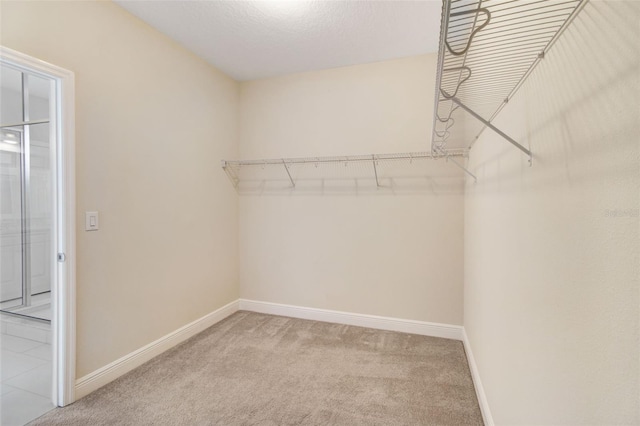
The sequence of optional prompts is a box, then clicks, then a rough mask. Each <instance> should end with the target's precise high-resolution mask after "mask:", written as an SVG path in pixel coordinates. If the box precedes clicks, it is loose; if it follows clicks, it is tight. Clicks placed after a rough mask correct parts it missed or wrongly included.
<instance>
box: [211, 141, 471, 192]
mask: <svg viewBox="0 0 640 426" xmlns="http://www.w3.org/2000/svg"><path fill="white" fill-rule="evenodd" d="M465 156H466V150H462V149H460V150H450V151H449V152H447V153H446V154H433V153H431V152H407V153H394V154H370V155H348V156H332V157H304V158H279V159H264V160H237V161H227V160H223V161H222V168H223V169H224V171H225V172H226V174H227V176H228V177H229V179H230V180H231V182H232V183H233V186H234V187H235V188H236V189H237V190H242V189H247V188H249V189H250V188H260V187H263V186H264V185H270V187H271V188H291V189H296V188H298V187H304V188H308V187H309V186H318V185H326V184H327V182H332V183H334V184H339V183H340V182H348V183H349V184H351V183H354V182H355V183H356V184H357V185H359V186H368V187H374V188H380V187H391V186H393V183H394V181H396V182H397V181H400V180H405V181H407V180H411V179H424V178H428V177H429V176H430V164H429V162H431V161H433V160H437V159H441V158H444V159H446V160H447V161H449V162H451V163H452V164H454V165H456V166H458V167H460V168H463V165H462V161H463V160H464V157H465Z"/></svg>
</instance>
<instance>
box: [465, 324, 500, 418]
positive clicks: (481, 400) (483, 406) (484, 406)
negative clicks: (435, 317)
mask: <svg viewBox="0 0 640 426" xmlns="http://www.w3.org/2000/svg"><path fill="white" fill-rule="evenodd" d="M462 343H463V344H464V351H465V353H466V354H467V362H468V363H469V370H471V377H472V378H473V386H474V387H475V388H476V396H477V397H478V404H479V405H480V411H481V412H482V419H483V420H484V424H485V426H494V424H495V423H493V417H492V416H491V410H490V409H489V402H488V401H487V395H485V393H484V387H483V386H482V381H481V380H480V372H479V371H478V366H477V365H476V360H475V358H474V357H473V352H472V351H471V343H469V338H468V337H467V332H466V330H465V329H464V328H463V329H462Z"/></svg>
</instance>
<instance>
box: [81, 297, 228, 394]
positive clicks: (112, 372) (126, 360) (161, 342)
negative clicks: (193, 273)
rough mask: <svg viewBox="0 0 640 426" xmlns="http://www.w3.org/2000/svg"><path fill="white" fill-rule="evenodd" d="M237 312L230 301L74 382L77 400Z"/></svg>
mask: <svg viewBox="0 0 640 426" xmlns="http://www.w3.org/2000/svg"><path fill="white" fill-rule="evenodd" d="M238 308H239V302H238V300H236V301H233V302H231V303H229V304H227V305H225V306H223V307H221V308H219V309H216V310H215V311H213V312H211V313H209V314H207V315H205V316H203V317H202V318H199V319H197V320H195V321H193V322H191V323H189V324H187V325H185V326H183V327H180V328H179V329H177V330H175V331H173V332H171V333H169V334H167V335H166V336H163V337H161V338H159V339H158V340H155V341H153V342H151V343H149V344H148V345H146V346H143V347H142V348H140V349H137V350H135V351H133V352H131V353H129V354H127V355H125V356H123V357H121V358H119V359H117V360H115V361H113V362H112V363H110V364H107V365H105V366H104V367H102V368H99V369H97V370H96V371H94V372H92V373H89V374H87V375H86V376H83V377H81V378H80V379H78V381H77V382H76V392H75V393H76V397H77V398H78V399H80V398H82V397H83V396H86V395H88V394H90V393H91V392H93V391H95V390H97V389H99V388H101V387H102V386H104V385H106V384H107V383H109V382H111V381H113V380H115V379H117V378H118V377H120V376H122V375H123V374H125V373H128V372H129V371H131V370H133V369H134V368H136V367H139V366H141V365H142V364H144V363H145V362H147V361H149V360H150V359H152V358H154V357H156V356H158V355H160V354H161V353H163V352H164V351H166V350H168V349H171V348H172V347H174V346H176V345H177V344H179V343H181V342H183V341H185V340H187V339H188V338H190V337H192V336H195V335H196V334H198V333H200V332H201V331H203V330H205V329H207V328H209V327H211V326H212V325H214V324H216V323H218V322H220V321H222V320H223V319H225V318H226V317H228V316H229V315H231V314H233V313H235V312H237V311H238Z"/></svg>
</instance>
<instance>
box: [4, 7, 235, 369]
mask: <svg viewBox="0 0 640 426" xmlns="http://www.w3.org/2000/svg"><path fill="white" fill-rule="evenodd" d="M0 7H1V8H2V10H1V12H2V21H1V23H0V24H1V33H0V37H1V39H0V42H1V43H2V45H4V46H7V47H9V48H12V49H15V50H18V51H20V52H23V53H26V54H28V55H31V56H34V57H36V58H39V59H42V60H45V61H48V62H51V63H53V64H55V65H58V66H61V67H63V68H66V69H69V70H71V71H73V72H75V76H76V150H77V159H76V162H77V163H76V176H77V215H78V222H77V232H78V234H77V253H78V269H77V293H78V294H77V306H78V318H77V329H78V331H77V344H78V354H77V355H78V358H77V374H78V377H81V376H83V375H85V374H87V373H89V372H92V371H94V370H95V369H97V368H99V367H102V366H104V365H105V364H107V363H109V362H111V361H114V360H115V359H117V358H119V357H121V356H123V355H125V354H128V353H129V352H131V351H133V350H135V349H138V348H140V347H142V346H144V345H145V344H147V343H149V342H151V341H153V340H155V339H157V338H159V337H161V336H163V335H165V334H167V333H169V332H171V331H174V330H176V329H177V328H179V327H181V326H183V325H185V324H187V323H189V322H191V321H193V320H195V319H197V318H199V317H201V316H203V315H205V314H207V313H209V312H211V311H213V310H215V309H216V308H218V307H220V306H223V305H224V304H226V303H228V302H230V301H232V300H235V299H237V297H238V280H237V250H236V242H237V196H236V194H235V193H234V191H233V189H232V188H231V185H229V182H228V181H227V179H226V177H225V176H224V173H222V172H221V171H220V168H219V161H220V160H221V159H223V158H228V157H234V156H236V154H237V140H236V138H237V103H238V85H237V83H235V82H234V81H233V80H231V79H230V78H228V77H227V76H225V75H223V74H222V73H220V72H218V71H216V70H215V69H213V68H212V67H211V66H210V65H208V64H207V63H205V62H204V61H203V60H201V59H198V58H197V57H195V56H194V55H192V54H190V53H188V52H187V51H186V50H184V49H183V48H181V47H180V46H178V45H177V44H176V43H174V42H172V41H170V40H169V39H168V38H166V37H164V36H162V35H161V34H159V33H158V32H157V31H155V30H153V29H151V28H150V27H149V26H147V25H146V24H144V23H142V22H141V21H139V20H138V19H136V18H134V17H133V16H131V15H129V14H128V13H127V12H126V11H124V10H123V9H121V8H120V7H118V6H116V5H114V4H112V3H110V2H16V3H14V2H4V1H3V2H2V4H1V6H0ZM86 210H98V211H99V212H100V230H99V231H98V232H90V233H88V232H85V231H84V212H85V211H86Z"/></svg>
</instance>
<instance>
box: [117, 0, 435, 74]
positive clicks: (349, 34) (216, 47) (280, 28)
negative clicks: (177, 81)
mask: <svg viewBox="0 0 640 426" xmlns="http://www.w3.org/2000/svg"><path fill="white" fill-rule="evenodd" d="M116 3H118V4H119V5H120V6H122V7H124V8H125V9H127V10H128V11H129V12H131V13H132V14H134V15H135V16H137V17H138V18H140V19H142V20H143V21H146V22H147V23H149V24H150V25H151V26H153V27H155V28H156V29H158V30H159V31H161V32H163V33H164V34H166V35H168V36H169V37H171V38H173V39H174V40H177V41H178V42H180V43H181V44H182V45H184V46H185V47H186V48H187V49H189V50H191V51H193V52H194V53H196V54H197V55H199V56H201V57H202V58H204V59H206V60H207V61H208V62H210V63H211V64H213V65H214V66H215V67H216V68H218V69H220V70H222V71H223V72H225V73H227V74H228V75H230V76H232V77H233V78H235V79H236V80H254V79H259V78H265V77H272V76H276V75H281V74H289V73H293V72H301V71H311V70H319V69H326V68H334V67H341V66H347V65H354V64H361V63H368V62H376V61H382V60H387V59H394V58H401V57H405V56H412V55H419V54H424V53H429V52H435V51H437V50H438V46H437V45H438V37H439V33H440V13H441V7H442V2H441V1H439V0H422V1H399V0H398V1H347V0H343V1H305V0H302V1H276V0H271V1H268V0H267V1H155V0H152V1H126V0H116Z"/></svg>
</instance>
